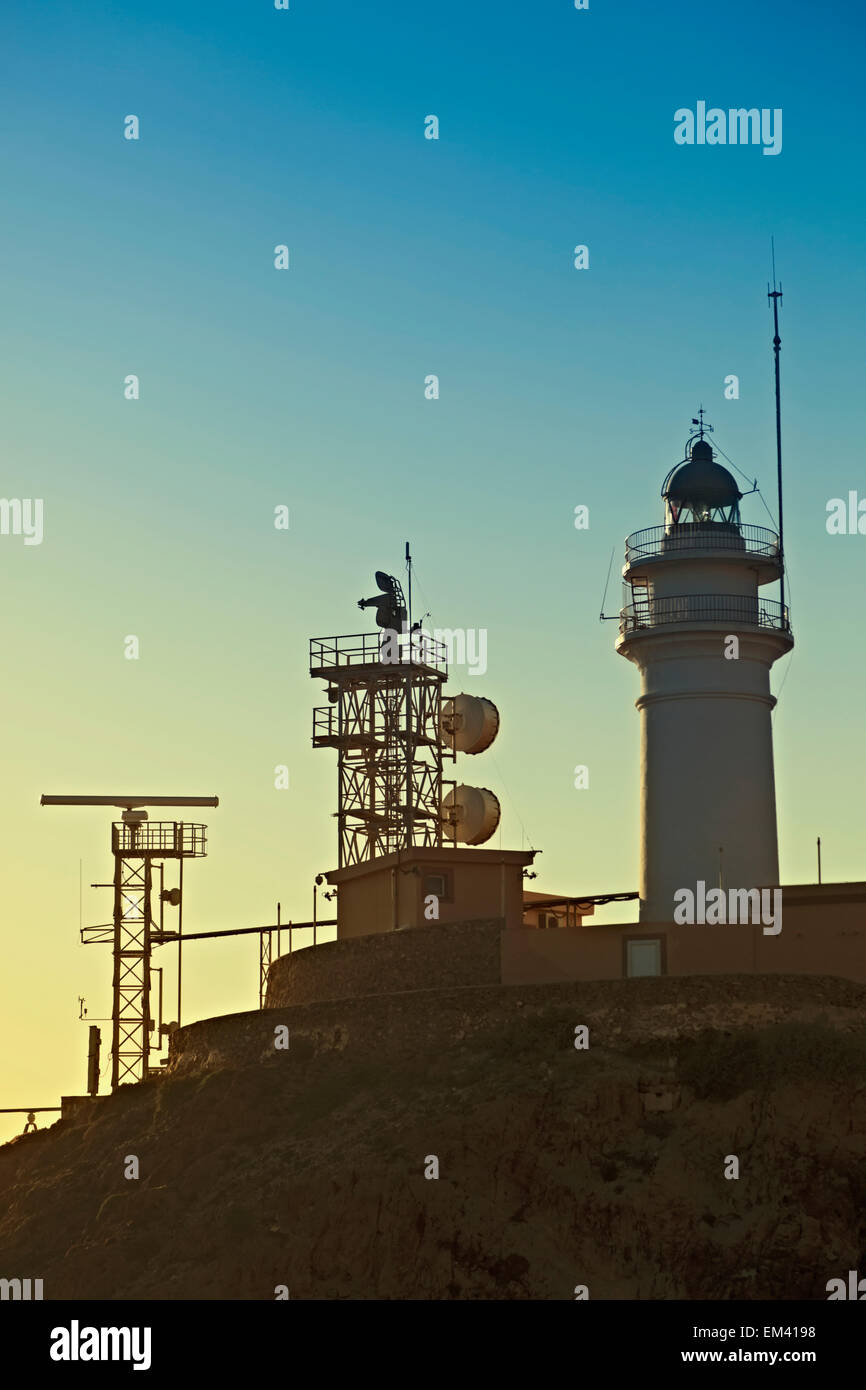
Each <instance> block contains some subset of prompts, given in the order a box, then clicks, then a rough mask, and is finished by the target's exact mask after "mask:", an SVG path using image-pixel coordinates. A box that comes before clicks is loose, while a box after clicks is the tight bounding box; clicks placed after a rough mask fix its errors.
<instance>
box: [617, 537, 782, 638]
mask: <svg viewBox="0 0 866 1390" xmlns="http://www.w3.org/2000/svg"><path fill="white" fill-rule="evenodd" d="M754 529H758V528H754ZM673 623H700V624H704V623H723V624H724V625H725V626H726V627H732V628H743V627H761V628H773V629H774V630H775V631H777V632H790V631H791V622H790V615H789V611H788V605H787V604H781V603H777V602H776V601H775V600H773V599H765V598H760V597H759V596H753V595H751V594H670V595H666V596H665V597H664V598H653V597H646V598H642V599H638V600H637V602H635V603H629V604H626V605H625V607H624V608H623V609H622V610H621V611H620V615H619V631H620V636H621V637H626V636H628V635H630V634H632V633H635V632H640V631H642V630H643V629H645V628H659V627H668V626H669V625H670V624H673Z"/></svg>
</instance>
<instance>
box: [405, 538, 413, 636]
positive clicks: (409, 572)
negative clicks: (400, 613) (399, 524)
mask: <svg viewBox="0 0 866 1390" xmlns="http://www.w3.org/2000/svg"><path fill="white" fill-rule="evenodd" d="M406 573H407V575H408V576H409V580H408V584H407V588H408V590H409V631H410V632H411V631H412V556H411V555H410V554H409V542H408V541H407V542H406Z"/></svg>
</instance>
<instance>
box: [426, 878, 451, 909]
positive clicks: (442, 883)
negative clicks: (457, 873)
mask: <svg viewBox="0 0 866 1390" xmlns="http://www.w3.org/2000/svg"><path fill="white" fill-rule="evenodd" d="M430 896H432V897H434V898H438V899H439V901H440V902H441V903H450V902H451V901H452V896H453V895H452V892H451V875H450V873H444V874H425V875H424V897H425V898H429V897H430Z"/></svg>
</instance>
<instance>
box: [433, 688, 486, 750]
mask: <svg viewBox="0 0 866 1390" xmlns="http://www.w3.org/2000/svg"><path fill="white" fill-rule="evenodd" d="M498 733H499V710H498V709H497V708H496V706H495V705H494V703H493V701H492V700H485V698H484V696H483V695H466V694H460V695H449V696H448V697H447V698H446V699H445V700H443V701H442V721H441V732H440V738H441V740H442V743H443V744H444V745H445V747H446V748H449V749H450V750H451V752H452V753H483V752H484V750H485V748H489V747H490V745H491V743H492V742H493V740H494V739H495V737H496V735H497V734H498Z"/></svg>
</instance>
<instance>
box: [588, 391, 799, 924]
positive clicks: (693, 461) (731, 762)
mask: <svg viewBox="0 0 866 1390" xmlns="http://www.w3.org/2000/svg"><path fill="white" fill-rule="evenodd" d="M695 423H696V424H698V423H699V422H698V421H695ZM707 428H708V427H707V426H705V425H704V424H703V413H701V420H700V427H699V430H698V432H697V433H696V434H694V435H692V437H691V438H690V439H689V440H688V442H687V445H686V451H685V458H684V459H683V461H682V462H681V463H679V464H677V466H676V467H675V468H673V469H671V471H670V472H669V474H668V476H667V477H666V479H665V481H664V484H663V487H662V496H663V498H664V504H665V512H664V524H663V525H662V526H651V527H649V528H648V529H646V530H643V531H637V532H635V533H634V534H633V535H631V536H629V537H628V539H627V541H626V563H625V566H624V568H623V579H624V581H625V586H626V588H625V597H626V599H627V602H626V603H625V606H624V607H623V609H622V612H621V614H620V629H619V637H618V638H617V643H616V649H617V651H618V652H619V653H620V655H622V656H625V657H627V658H628V660H629V661H633V662H634V664H635V665H636V666H637V667H638V668H639V670H640V673H641V694H640V698H639V699H638V700H637V702H636V703H637V708H638V710H639V711H640V718H641V832H640V834H641V840H640V900H641V901H640V916H641V921H645V922H670V921H672V919H673V912H674V907H675V902H674V894H675V893H676V891H677V890H678V889H682V888H691V889H692V890H693V891H694V890H695V887H696V884H697V883H698V881H700V880H703V882H704V883H705V884H706V886H707V888H708V889H709V888H710V887H713V888H715V887H721V888H723V889H730V888H761V887H770V886H773V885H777V884H778V882H779V853H778V841H777V833H776V796H775V788H774V777H773V733H772V723H771V719H770V715H771V711H772V709H773V706H774V705H775V703H776V701H775V697H774V696H773V695H771V694H770V667H771V666H772V664H773V662H774V661H777V660H778V658H779V657H780V656H784V655H785V653H786V652H788V651H790V649H791V647H792V646H793V643H794V639H793V637H792V635H791V628H790V623H789V618H788V610H787V608H786V607H785V606H784V605H783V604H782V603H780V602H778V601H774V600H771V599H766V598H764V597H763V596H762V593H761V590H762V589H763V587H764V586H765V585H767V584H771V583H773V582H774V581H777V580H780V579H781V578H782V563H783V561H782V556H781V551H780V546H779V538H778V536H776V535H775V533H774V532H772V531H769V530H767V529H766V528H765V527H763V526H751V525H744V524H742V523H741V522H740V508H739V504H740V499H741V497H742V495H743V494H742V493H741V492H740V491H739V489H738V487H737V484H736V480H735V479H734V478H733V476H732V475H731V473H729V472H728V470H727V469H726V468H723V467H722V466H721V465H720V464H719V463H717V462H716V460H715V458H714V456H713V449H712V447H711V445H710V442H709V440H708V439H706V438H705V430H706V429H707Z"/></svg>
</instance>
